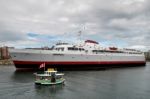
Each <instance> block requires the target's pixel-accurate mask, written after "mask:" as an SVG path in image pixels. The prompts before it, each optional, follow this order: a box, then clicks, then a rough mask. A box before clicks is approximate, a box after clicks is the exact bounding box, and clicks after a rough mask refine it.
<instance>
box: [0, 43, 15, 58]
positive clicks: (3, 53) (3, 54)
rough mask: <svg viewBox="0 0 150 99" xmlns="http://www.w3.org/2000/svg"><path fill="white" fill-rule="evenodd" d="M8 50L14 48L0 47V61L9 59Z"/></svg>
mask: <svg viewBox="0 0 150 99" xmlns="http://www.w3.org/2000/svg"><path fill="white" fill-rule="evenodd" d="M8 49H14V47H8V46H3V47H0V59H9V58H10V55H9V52H8Z"/></svg>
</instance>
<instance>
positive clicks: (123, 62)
mask: <svg viewBox="0 0 150 99" xmlns="http://www.w3.org/2000/svg"><path fill="white" fill-rule="evenodd" d="M13 62H14V64H20V65H21V64H42V63H43V62H35V61H13ZM145 63H146V62H145V61H102V62H92V61H91V62H89V61H88V62H85V61H82V62H74V61H73V62H62V61H57V62H45V64H52V65H53V64H60V65H81V64H91V65H92V64H93V65H94V64H145Z"/></svg>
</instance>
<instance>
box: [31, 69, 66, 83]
mask: <svg viewBox="0 0 150 99" xmlns="http://www.w3.org/2000/svg"><path fill="white" fill-rule="evenodd" d="M34 74H35V76H36V80H35V84H37V85H57V84H64V82H65V79H64V78H63V76H64V74H63V73H57V71H56V70H54V69H48V70H47V71H44V73H42V74H41V73H34Z"/></svg>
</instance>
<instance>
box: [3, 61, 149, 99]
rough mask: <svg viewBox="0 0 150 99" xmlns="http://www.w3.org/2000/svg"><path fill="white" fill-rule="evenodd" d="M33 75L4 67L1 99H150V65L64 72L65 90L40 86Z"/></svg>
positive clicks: (59, 87)
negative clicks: (36, 83) (35, 82)
mask: <svg viewBox="0 0 150 99" xmlns="http://www.w3.org/2000/svg"><path fill="white" fill-rule="evenodd" d="M33 73H34V71H16V69H15V67H14V66H0V99H150V98H149V96H150V62H148V63H147V65H146V66H145V67H132V68H114V69H107V70H97V71H95V70H93V71H63V73H65V76H64V78H65V79H66V84H65V85H64V86H63V85H58V86H36V85H35V84H34V80H35V77H34V75H33Z"/></svg>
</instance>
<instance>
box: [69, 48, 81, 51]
mask: <svg viewBox="0 0 150 99" xmlns="http://www.w3.org/2000/svg"><path fill="white" fill-rule="evenodd" d="M68 50H74V51H78V50H79V51H83V50H84V49H83V48H77V47H68Z"/></svg>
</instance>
